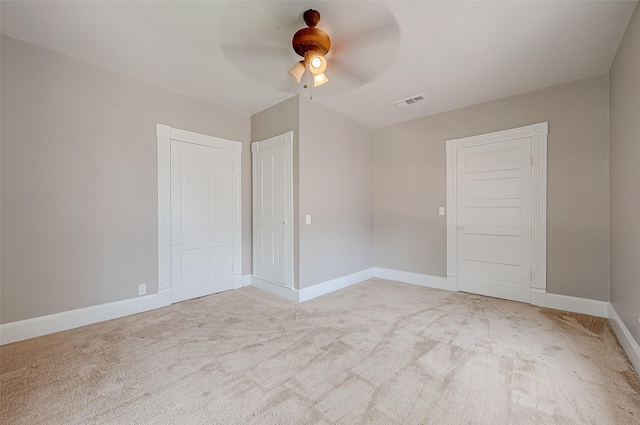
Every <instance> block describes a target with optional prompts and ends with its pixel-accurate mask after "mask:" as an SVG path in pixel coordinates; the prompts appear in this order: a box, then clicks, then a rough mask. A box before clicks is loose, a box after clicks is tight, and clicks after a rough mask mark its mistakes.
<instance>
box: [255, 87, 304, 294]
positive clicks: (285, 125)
mask: <svg viewBox="0 0 640 425" xmlns="http://www.w3.org/2000/svg"><path fill="white" fill-rule="evenodd" d="M299 115H300V111H299V96H298V95H296V96H293V97H291V98H289V99H287V100H285V101H283V102H280V103H278V104H276V105H273V106H271V107H269V108H267V109H265V110H263V111H260V112H258V113H257V114H254V115H252V116H251V141H252V142H256V141H260V140H265V139H268V138H270V137H274V136H278V135H280V134H283V133H286V132H288V131H293V284H294V287H295V288H298V282H299V278H300V253H299V249H298V247H299V246H300V230H299V229H300V222H299V220H298V215H299V214H298V211H299V199H298V192H299V188H298V151H299V149H298V147H299V135H300V131H299Z"/></svg>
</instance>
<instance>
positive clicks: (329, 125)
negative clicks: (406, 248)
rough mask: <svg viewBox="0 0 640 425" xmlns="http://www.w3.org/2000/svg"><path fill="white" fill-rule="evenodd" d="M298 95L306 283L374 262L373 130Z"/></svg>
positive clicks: (303, 279)
mask: <svg viewBox="0 0 640 425" xmlns="http://www.w3.org/2000/svg"><path fill="white" fill-rule="evenodd" d="M299 99H300V151H299V180H300V187H299V198H300V212H299V214H300V215H299V220H300V281H299V282H300V288H306V287H309V286H312V285H316V284H318V283H323V282H326V281H329V280H332V279H335V278H338V277H342V276H346V275H349V274H352V273H356V272H359V271H362V270H365V269H368V268H370V267H372V266H373V186H372V185H373V144H372V136H373V130H372V129H370V128H369V127H367V126H365V125H363V124H361V123H358V122H356V121H355V120H353V119H351V118H348V117H346V116H345V115H343V114H341V113H339V112H336V111H334V110H332V109H329V108H327V107H326V106H323V105H321V104H319V103H318V102H315V101H313V100H311V99H309V98H308V97H305V96H300V97H299ZM306 215H311V224H305V216H306Z"/></svg>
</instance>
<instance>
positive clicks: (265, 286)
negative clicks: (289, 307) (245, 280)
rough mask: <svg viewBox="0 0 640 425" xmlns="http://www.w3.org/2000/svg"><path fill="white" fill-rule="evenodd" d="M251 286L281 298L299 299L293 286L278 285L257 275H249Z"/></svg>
mask: <svg viewBox="0 0 640 425" xmlns="http://www.w3.org/2000/svg"><path fill="white" fill-rule="evenodd" d="M251 286H255V287H256V288H258V289H262V290H263V291H267V292H270V293H272V294H273V295H277V296H279V297H281V298H286V299H288V300H289V301H295V302H298V300H299V299H300V297H299V294H298V290H297V289H293V288H287V287H286V286H282V285H278V284H277V283H272V282H269V281H267V280H262V279H260V278H258V277H255V276H251Z"/></svg>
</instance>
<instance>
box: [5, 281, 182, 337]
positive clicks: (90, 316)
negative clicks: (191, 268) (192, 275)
mask: <svg viewBox="0 0 640 425" xmlns="http://www.w3.org/2000/svg"><path fill="white" fill-rule="evenodd" d="M170 304H171V290H169V289H165V290H162V291H161V292H159V293H157V294H152V295H146V296H143V297H136V298H130V299H128V300H122V301H115V302H112V303H107V304H100V305H96V306H92V307H85V308H79V309H77V310H70V311H63V312H61V313H55V314H49V315H47V316H40V317H34V318H33V319H26V320H19V321H17V322H11V323H5V324H2V325H0V345H4V344H10V343H12V342H17V341H23V340H25V339H29V338H35V337H37V336H42V335H47V334H52V333H56V332H61V331H66V330H69V329H73V328H79V327H81V326H86V325H91V324H93V323H98V322H104V321H105V320H111V319H117V318H119V317H124V316H129V315H131V314H136V313H142V312H143V311H149V310H153V309H156V308H160V307H165V306H168V305H170Z"/></svg>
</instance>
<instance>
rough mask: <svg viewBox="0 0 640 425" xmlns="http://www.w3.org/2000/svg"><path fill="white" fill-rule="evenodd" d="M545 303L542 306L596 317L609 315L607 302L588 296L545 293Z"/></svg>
mask: <svg viewBox="0 0 640 425" xmlns="http://www.w3.org/2000/svg"><path fill="white" fill-rule="evenodd" d="M545 300H546V305H545V306H542V307H548V308H553V309H556V310H564V311H571V312H573V313H582V314H589V315H591V316H596V317H605V318H606V317H609V311H608V307H609V302H607V301H598V300H592V299H589V298H578V297H569V296H567V295H558V294H549V293H547V294H546V297H545Z"/></svg>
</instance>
